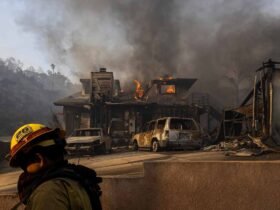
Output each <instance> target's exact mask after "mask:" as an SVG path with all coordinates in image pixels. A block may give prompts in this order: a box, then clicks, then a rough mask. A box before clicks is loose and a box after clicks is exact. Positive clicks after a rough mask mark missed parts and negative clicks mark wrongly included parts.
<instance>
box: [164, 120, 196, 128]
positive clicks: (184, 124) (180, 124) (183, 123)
mask: <svg viewBox="0 0 280 210" xmlns="http://www.w3.org/2000/svg"><path fill="white" fill-rule="evenodd" d="M169 127H170V129H171V130H197V127H196V125H195V124H194V122H193V120H191V119H171V120H170V126H169Z"/></svg>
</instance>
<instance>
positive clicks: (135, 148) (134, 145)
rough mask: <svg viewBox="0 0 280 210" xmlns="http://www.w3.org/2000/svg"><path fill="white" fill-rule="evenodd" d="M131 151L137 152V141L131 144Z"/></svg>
mask: <svg viewBox="0 0 280 210" xmlns="http://www.w3.org/2000/svg"><path fill="white" fill-rule="evenodd" d="M132 150H133V151H137V150H138V144H137V141H134V142H133V144H132Z"/></svg>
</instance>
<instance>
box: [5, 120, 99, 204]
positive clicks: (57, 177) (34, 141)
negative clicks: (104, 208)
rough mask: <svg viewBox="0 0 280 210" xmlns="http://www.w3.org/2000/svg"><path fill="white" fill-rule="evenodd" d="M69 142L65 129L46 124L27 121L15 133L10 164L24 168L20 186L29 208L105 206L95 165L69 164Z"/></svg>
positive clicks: (12, 140) (21, 195) (20, 195)
mask: <svg viewBox="0 0 280 210" xmlns="http://www.w3.org/2000/svg"><path fill="white" fill-rule="evenodd" d="M65 144H66V142H65V137H64V131H63V130H60V129H59V128H56V129H51V128H48V127H46V126H44V125H42V124H27V125H24V126H22V127H20V128H19V129H18V130H17V131H16V132H15V133H14V135H13V137H12V139H11V145H10V155H9V156H10V163H9V164H10V166H11V167H20V168H21V169H22V170H23V173H22V174H21V175H20V177H19V180H18V185H17V187H18V193H19V198H20V203H23V204H25V205H26V209H27V210H29V209H30V210H35V209H36V210H39V209H40V210H44V209H46V210H50V209H59V210H66V209H85V210H87V209H94V210H98V209H101V204H100V200H99V196H100V195H101V190H100V187H99V185H98V183H100V182H101V181H102V180H101V178H100V177H97V176H96V173H95V171H94V170H92V169H89V168H87V167H84V166H82V165H74V164H69V163H68V162H67V160H65V158H64V155H65V153H66V152H65V149H64V147H65ZM20 203H18V204H17V205H16V206H15V207H14V209H16V208H17V207H18V206H19V205H20Z"/></svg>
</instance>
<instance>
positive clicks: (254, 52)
mask: <svg viewBox="0 0 280 210" xmlns="http://www.w3.org/2000/svg"><path fill="white" fill-rule="evenodd" d="M24 2H25V12H24V14H22V13H21V14H22V15H21V16H20V17H18V23H19V24H20V25H21V26H23V28H24V29H25V30H27V31H31V32H33V33H35V34H36V35H37V37H38V44H39V45H40V46H41V47H42V50H44V51H45V52H46V54H47V55H48V57H49V59H50V60H51V61H52V62H56V64H58V65H63V66H67V67H68V68H69V69H71V71H72V72H71V73H72V74H75V75H77V76H78V77H88V75H89V72H90V71H92V70H97V69H98V68H99V67H103V66H105V67H107V68H108V69H110V70H112V71H114V72H115V75H116V76H117V77H118V78H120V79H122V82H124V81H132V79H140V80H142V81H144V80H145V81H148V80H149V79H152V78H156V77H159V76H161V75H163V74H170V75H173V76H174V77H179V76H180V77H197V78H198V79H200V80H199V81H200V82H199V83H198V87H199V88H200V89H203V90H207V91H210V92H212V93H217V91H218V93H219V96H220V97H221V98H223V97H225V98H226V97H227V99H228V98H229V97H230V100H229V101H228V104H232V103H236V102H237V101H238V100H240V98H242V95H241V96H240V94H241V93H242V91H241V93H239V92H240V90H242V89H246V88H248V87H250V85H251V82H250V81H252V80H253V73H254V69H256V68H257V67H258V66H259V65H260V64H261V63H262V62H263V61H264V60H267V59H268V58H273V59H275V60H277V59H278V60H279V59H280V49H279V46H280V38H279V32H280V17H279V16H278V15H277V13H276V11H275V10H269V7H268V5H272V3H273V2H274V1H272V0H255V1H251V0H250V1H249V0H235V1H231V0H213V1H202V0H201V1H197V0H153V1H151V0H141V1H139V0H83V1H76V0H61V1H56V0H48V1H44V0H25V1H24ZM270 9H271V8H270ZM275 13H276V14H275ZM221 90H222V91H221Z"/></svg>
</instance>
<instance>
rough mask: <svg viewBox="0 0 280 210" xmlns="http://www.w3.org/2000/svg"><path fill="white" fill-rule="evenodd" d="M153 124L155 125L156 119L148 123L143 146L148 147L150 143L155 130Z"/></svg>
mask: <svg viewBox="0 0 280 210" xmlns="http://www.w3.org/2000/svg"><path fill="white" fill-rule="evenodd" d="M155 125H156V121H152V122H151V123H150V124H149V127H148V131H147V132H146V133H145V136H144V139H145V140H144V146H145V147H150V146H151V145H152V137H153V133H154V130H155Z"/></svg>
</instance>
